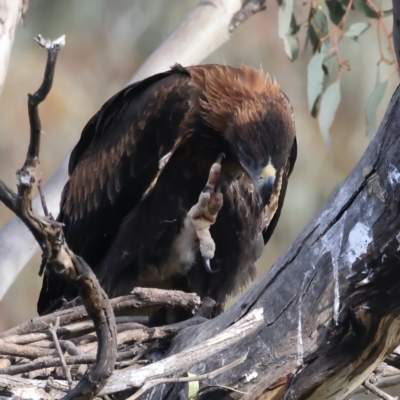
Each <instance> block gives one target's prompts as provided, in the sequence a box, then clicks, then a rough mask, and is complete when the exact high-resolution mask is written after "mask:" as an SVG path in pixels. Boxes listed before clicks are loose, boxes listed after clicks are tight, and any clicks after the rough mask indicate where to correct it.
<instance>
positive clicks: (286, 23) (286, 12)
mask: <svg viewBox="0 0 400 400" xmlns="http://www.w3.org/2000/svg"><path fill="white" fill-rule="evenodd" d="M292 15H293V0H283V1H282V4H281V6H280V7H279V12H278V24H279V30H278V32H279V37H280V38H282V39H283V37H284V36H286V35H287V34H290V30H291V29H290V24H291V22H292Z"/></svg>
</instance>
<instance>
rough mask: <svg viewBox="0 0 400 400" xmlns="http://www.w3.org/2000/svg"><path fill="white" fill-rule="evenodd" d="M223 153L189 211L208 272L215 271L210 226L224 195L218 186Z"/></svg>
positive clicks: (219, 208)
mask: <svg viewBox="0 0 400 400" xmlns="http://www.w3.org/2000/svg"><path fill="white" fill-rule="evenodd" d="M221 160H222V155H221V156H219V157H218V159H217V160H216V162H215V163H214V164H213V165H212V166H211V169H210V174H209V176H208V181H207V184H206V186H205V187H204V189H203V191H202V192H201V194H200V197H199V201H198V202H197V204H195V205H194V206H193V207H192V208H191V209H190V210H189V212H188V217H189V219H190V220H191V221H192V224H193V226H194V229H195V231H196V235H197V238H198V239H199V242H200V252H201V255H202V257H203V262H204V267H205V269H206V271H207V272H209V273H215V272H217V271H213V270H212V269H211V266H210V260H211V259H212V258H213V257H214V252H215V243H214V240H213V238H212V237H211V234H210V226H211V225H212V224H214V223H215V221H216V219H217V215H218V212H219V210H221V208H222V204H223V196H222V193H221V192H220V191H219V189H218V188H217V182H218V179H219V177H220V174H221Z"/></svg>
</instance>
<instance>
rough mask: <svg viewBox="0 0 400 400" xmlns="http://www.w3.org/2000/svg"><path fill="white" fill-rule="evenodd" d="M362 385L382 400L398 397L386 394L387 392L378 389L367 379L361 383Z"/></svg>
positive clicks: (394, 399)
mask: <svg viewBox="0 0 400 400" xmlns="http://www.w3.org/2000/svg"><path fill="white" fill-rule="evenodd" d="M363 386H364V387H365V388H366V389H368V390H369V391H370V392H371V393H373V394H374V395H376V396H378V397H379V398H380V399H383V400H397V399H398V397H392V396H390V395H388V394H387V393H385V392H384V391H382V390H380V389H379V388H377V387H376V386H375V385H373V384H372V383H371V382H369V380H368V379H367V380H366V381H365V382H364V383H363Z"/></svg>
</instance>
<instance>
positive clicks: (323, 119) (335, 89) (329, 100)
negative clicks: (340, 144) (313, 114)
mask: <svg viewBox="0 0 400 400" xmlns="http://www.w3.org/2000/svg"><path fill="white" fill-rule="evenodd" d="M339 104H340V82H338V81H336V82H335V83H332V85H330V86H329V87H328V89H326V91H325V92H324V94H323V95H322V99H321V107H320V109H319V115H318V124H319V129H320V131H321V134H322V137H323V139H324V141H325V143H326V145H327V146H328V147H331V138H330V136H329V129H330V128H331V126H332V123H333V120H334V119H335V114H336V111H337V109H338V107H339Z"/></svg>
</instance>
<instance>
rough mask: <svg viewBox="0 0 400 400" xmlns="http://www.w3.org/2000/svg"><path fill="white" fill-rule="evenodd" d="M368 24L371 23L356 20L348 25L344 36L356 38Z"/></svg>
mask: <svg viewBox="0 0 400 400" xmlns="http://www.w3.org/2000/svg"><path fill="white" fill-rule="evenodd" d="M370 26H371V24H368V23H366V22H357V23H355V24H352V25H350V28H349V29H348V31H347V32H346V33H345V34H344V36H347V37H350V38H353V39H354V40H357V39H358V38H359V37H360V36H361V35H362V34H363V33H364V32H365V31H366V30H367V29H368V28H369V27H370Z"/></svg>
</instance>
